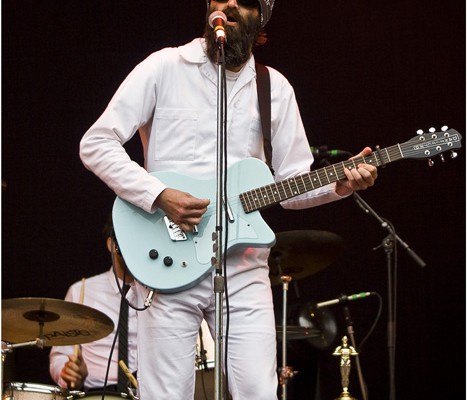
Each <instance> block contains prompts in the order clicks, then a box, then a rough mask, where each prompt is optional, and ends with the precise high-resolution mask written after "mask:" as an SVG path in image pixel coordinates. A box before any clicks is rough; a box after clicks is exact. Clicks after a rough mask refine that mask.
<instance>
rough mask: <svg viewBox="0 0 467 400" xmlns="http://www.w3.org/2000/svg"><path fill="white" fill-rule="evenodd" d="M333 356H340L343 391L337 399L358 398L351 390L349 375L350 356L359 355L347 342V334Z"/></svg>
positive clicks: (352, 399)
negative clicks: (351, 393)
mask: <svg viewBox="0 0 467 400" xmlns="http://www.w3.org/2000/svg"><path fill="white" fill-rule="evenodd" d="M332 355H333V356H340V373H341V385H342V393H341V394H340V396H339V397H337V398H336V400H356V399H355V398H354V397H352V396H351V395H350V392H349V375H350V368H351V365H350V363H351V361H350V356H357V355H358V353H357V351H356V350H355V348H354V347H353V346H349V345H348V344H347V336H344V337H343V338H342V345H341V346H337V347H336V349H335V350H334V353H332Z"/></svg>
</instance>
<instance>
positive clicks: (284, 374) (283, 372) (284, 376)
mask: <svg viewBox="0 0 467 400" xmlns="http://www.w3.org/2000/svg"><path fill="white" fill-rule="evenodd" d="M276 261H277V263H278V265H279V266H280V260H279V259H276ZM281 281H282V367H281V368H280V370H279V372H280V374H279V384H280V385H281V389H282V392H281V399H282V400H286V399H287V384H288V382H289V379H292V378H293V377H294V376H295V375H296V374H297V373H298V371H294V370H293V369H292V367H290V366H288V365H287V291H288V290H289V283H290V282H291V281H292V277H290V276H286V275H284V276H281Z"/></svg>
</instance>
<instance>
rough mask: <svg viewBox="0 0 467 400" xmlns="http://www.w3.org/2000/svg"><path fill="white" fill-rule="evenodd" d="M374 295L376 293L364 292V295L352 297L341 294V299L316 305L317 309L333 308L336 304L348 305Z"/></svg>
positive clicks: (357, 294)
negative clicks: (350, 302)
mask: <svg viewBox="0 0 467 400" xmlns="http://www.w3.org/2000/svg"><path fill="white" fill-rule="evenodd" d="M374 294H375V292H362V293H356V294H351V295H350V296H346V295H345V294H341V295H340V296H339V298H337V299H333V300H328V301H323V302H321V303H318V304H316V308H321V307H327V306H332V305H334V304H339V303H347V302H349V301H353V300H358V299H364V298H365V297H368V296H372V295H374Z"/></svg>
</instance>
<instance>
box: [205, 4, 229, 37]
mask: <svg viewBox="0 0 467 400" xmlns="http://www.w3.org/2000/svg"><path fill="white" fill-rule="evenodd" d="M208 21H209V25H210V26H211V28H214V32H215V33H216V40H217V42H221V43H223V42H224V41H225V39H226V37H225V24H226V23H227V17H226V15H225V14H224V13H223V12H222V11H214V12H213V13H211V15H210V16H209V19H208Z"/></svg>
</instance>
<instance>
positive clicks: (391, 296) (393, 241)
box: [352, 192, 426, 400]
mask: <svg viewBox="0 0 467 400" xmlns="http://www.w3.org/2000/svg"><path fill="white" fill-rule="evenodd" d="M352 196H353V198H354V200H355V202H356V203H357V205H358V206H359V207H360V208H361V209H362V210H363V211H364V212H365V213H366V214H369V215H372V216H373V217H374V218H375V219H376V220H377V221H378V222H379V223H380V224H381V227H382V228H385V229H387V231H388V232H389V234H388V235H387V236H386V237H385V238H384V239H383V241H382V243H381V245H380V246H378V247H376V248H375V249H374V250H376V249H377V248H379V247H383V248H384V251H385V253H386V263H387V273H388V321H387V339H388V355H389V400H395V399H396V384H395V338H396V335H395V332H396V321H395V309H396V302H395V299H396V296H395V293H394V281H395V279H394V276H395V271H393V267H392V264H393V263H392V254H393V252H394V249H395V247H396V245H397V243H399V244H401V245H402V247H403V248H404V249H405V250H406V251H407V253H408V254H409V255H410V257H411V258H412V259H413V260H414V261H415V263H416V264H418V265H419V266H420V267H425V266H426V263H425V262H424V261H423V260H422V259H421V258H420V257H419V256H418V255H417V254H416V253H415V252H414V251H413V250H412V249H411V248H410V247H409V245H408V244H407V243H405V242H404V241H403V240H402V239H401V238H400V237H399V236H398V235H397V234H396V232H395V230H394V228H393V226H392V224H390V223H388V222H386V221H385V220H384V219H383V218H381V217H380V216H379V215H378V214H377V213H376V212H375V211H374V210H373V209H372V208H371V207H370V206H369V205H368V203H367V202H365V200H363V199H362V197H361V196H360V195H359V194H358V193H357V192H354V193H353V194H352Z"/></svg>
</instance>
